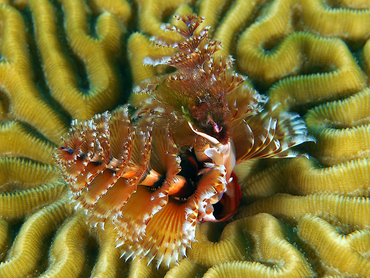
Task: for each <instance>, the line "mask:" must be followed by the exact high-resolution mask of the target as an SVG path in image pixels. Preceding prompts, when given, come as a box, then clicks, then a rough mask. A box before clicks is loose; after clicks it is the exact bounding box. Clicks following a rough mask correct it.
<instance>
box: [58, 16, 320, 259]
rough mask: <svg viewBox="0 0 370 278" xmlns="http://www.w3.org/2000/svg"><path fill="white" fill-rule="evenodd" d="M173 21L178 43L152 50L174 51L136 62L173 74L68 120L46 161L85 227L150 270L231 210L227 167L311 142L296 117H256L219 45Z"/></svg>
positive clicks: (234, 189)
mask: <svg viewBox="0 0 370 278" xmlns="http://www.w3.org/2000/svg"><path fill="white" fill-rule="evenodd" d="M176 17H177V19H178V20H179V21H180V24H179V27H169V26H167V25H166V26H164V28H165V29H166V30H168V31H175V32H177V33H179V34H180V35H182V36H183V37H184V39H183V40H182V41H179V42H175V43H169V42H168V43H167V42H163V41H159V40H157V41H156V44H157V45H158V46H162V47H171V48H174V49H176V50H177V53H176V54H175V55H173V56H170V57H160V58H158V59H155V58H153V57H147V58H146V59H145V60H144V63H145V64H147V65H153V66H155V65H158V64H162V65H168V66H171V67H174V68H175V69H176V70H177V71H176V72H174V73H170V74H167V75H163V76H160V77H156V78H154V79H151V80H146V81H144V82H143V83H141V84H140V85H139V86H137V87H136V88H135V89H134V93H135V94H146V95H147V96H148V97H147V98H146V99H145V100H144V101H142V103H141V104H140V105H138V106H137V107H132V108H133V109H130V108H131V107H129V105H125V106H122V107H119V108H117V109H116V110H114V111H112V112H105V113H103V114H98V115H95V116H94V117H93V118H92V119H91V120H88V121H85V122H79V121H76V120H75V121H73V122H72V126H71V129H70V132H69V133H68V134H67V135H65V136H64V138H63V141H64V144H63V146H61V147H60V148H58V149H57V151H56V155H55V157H56V161H57V163H58V164H59V166H60V169H61V171H62V173H63V176H64V178H65V180H66V182H67V183H68V184H69V186H70V191H71V192H72V196H73V199H74V201H75V202H76V206H75V207H76V209H80V208H82V209H84V210H85V212H86V215H87V222H88V223H89V224H90V225H91V226H98V225H100V226H102V227H103V228H104V223H105V222H106V221H111V222H113V223H114V225H115V226H116V230H117V247H119V248H120V249H121V250H122V255H123V256H125V257H126V258H130V257H144V256H146V257H148V258H149V261H151V260H153V259H154V258H156V260H157V266H159V265H160V264H162V263H163V264H165V265H167V266H168V265H170V264H171V263H172V262H177V261H179V260H180V259H181V258H182V257H184V256H185V255H186V248H187V247H189V246H190V245H191V242H192V241H194V240H195V229H196V225H197V222H203V221H226V220H229V219H231V218H232V217H233V215H234V214H235V213H236V212H237V208H238V205H239V203H240V195H241V193H240V188H239V185H238V183H237V179H236V177H235V175H234V174H233V168H234V166H235V165H236V164H239V163H241V162H243V161H246V160H250V159H255V158H267V157H289V156H290V157H291V156H296V155H297V154H296V153H293V152H291V151H290V150H289V149H290V148H291V147H293V146H295V145H298V144H301V143H303V142H305V141H310V140H313V139H312V138H310V137H309V136H308V135H307V131H306V127H305V124H304V122H303V120H302V119H301V118H300V117H299V116H298V115H296V114H291V113H279V114H278V113H277V112H274V110H270V111H263V105H264V104H265V102H266V101H267V98H266V97H264V96H262V95H260V94H259V93H258V92H256V91H255V90H253V89H252V88H250V87H249V86H248V85H246V84H244V80H245V78H244V77H243V76H241V75H238V74H236V73H235V72H234V71H233V70H232V69H231V67H232V58H231V57H228V56H226V57H220V56H216V55H215V53H216V52H217V51H218V50H219V49H221V47H222V45H221V42H220V41H217V40H210V39H209V38H208V30H209V27H205V28H203V29H202V30H198V29H199V28H198V27H199V25H200V23H201V22H202V21H203V18H201V17H197V16H195V15H185V16H176ZM132 110H134V112H132V113H130V111H132Z"/></svg>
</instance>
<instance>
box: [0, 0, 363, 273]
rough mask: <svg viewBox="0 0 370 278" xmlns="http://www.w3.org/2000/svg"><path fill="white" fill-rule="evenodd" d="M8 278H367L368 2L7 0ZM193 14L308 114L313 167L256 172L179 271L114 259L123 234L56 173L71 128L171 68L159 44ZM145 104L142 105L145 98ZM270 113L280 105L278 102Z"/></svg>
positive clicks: (238, 63) (280, 96) (3, 12)
mask: <svg viewBox="0 0 370 278" xmlns="http://www.w3.org/2000/svg"><path fill="white" fill-rule="evenodd" d="M0 3H1V6H0V55H1V56H0V58H1V60H0V84H1V85H0V119H1V127H0V142H1V144H0V156H1V157H0V163H1V166H0V172H1V173H0V191H1V193H0V216H1V219H0V250H1V252H0V257H1V260H2V263H1V264H0V277H26V276H29V277H37V276H42V277H89V276H91V277H164V276H165V277H201V276H204V277H226V276H227V277H246V276H250V277H309V276H319V277H333V276H336V277H353V276H356V275H357V276H359V277H369V276H370V257H369V254H370V250H369V248H370V229H369V226H370V217H369V211H370V199H369V195H370V194H369V187H370V186H369V185H370V165H369V163H370V161H369V157H370V146H369V142H370V140H369V135H370V134H369V132H370V120H369V112H368V111H369V105H370V101H369V96H370V89H369V75H370V6H369V4H368V1H364V0H357V1H346V0H343V1H322V0H309V1H305V0H275V1H263V0H261V1H245V0H239V1H238V0H236V1H225V0H216V1H215V0H212V1H211V0H202V1H185V0H176V1H175V0H171V1H164V0H163V1H159V0H157V1H150V0H136V1H131V2H130V3H128V2H126V1H124V0H110V1H107V0H105V1H101V0H89V1H82V0H60V1H57V0H53V1H48V0H30V1H27V0H14V1H6V0H1V1H0ZM192 12H196V13H197V14H198V15H199V16H203V17H204V18H205V21H204V22H203V23H202V24H203V26H212V28H211V29H210V34H211V37H212V38H214V39H218V40H221V41H222V44H223V45H224V48H223V49H222V50H221V51H220V52H222V53H220V54H221V55H228V54H231V55H232V56H233V58H234V59H235V65H234V70H235V71H236V72H239V73H241V74H244V75H247V76H248V80H247V81H246V82H247V83H248V85H249V86H250V87H251V88H253V89H254V90H256V91H258V92H259V93H260V94H265V95H267V96H268V97H269V102H268V105H269V106H270V107H274V106H275V105H277V104H280V105H278V106H277V108H276V109H278V110H281V111H288V112H289V111H291V112H296V113H299V114H300V115H301V116H302V117H304V119H305V121H306V125H307V128H308V130H309V132H310V133H311V134H312V135H313V136H314V137H316V138H317V143H316V144H314V143H307V145H306V146H302V148H301V150H300V151H302V152H306V153H308V154H309V155H310V159H309V160H308V159H306V158H292V159H285V160H281V161H277V160H274V159H264V160H256V161H251V162H249V161H247V162H244V163H242V164H240V165H238V166H237V169H236V170H235V172H236V174H237V176H238V180H239V184H240V185H241V188H242V200H241V206H240V208H239V211H238V213H237V214H236V216H235V217H234V218H233V219H232V220H231V221H229V222H227V223H201V224H198V227H197V229H196V235H195V237H196V240H197V242H194V243H193V244H192V249H188V250H187V258H186V259H184V260H182V261H180V262H179V264H178V265H175V264H174V265H171V266H170V268H167V267H165V266H161V267H160V268H159V269H157V268H156V267H155V265H154V264H150V265H149V266H147V261H146V258H144V259H143V260H133V261H131V260H128V261H127V262H126V261H125V260H124V259H119V256H120V252H119V250H118V249H117V248H115V235H114V230H113V227H112V225H109V224H108V225H106V226H105V230H104V231H103V230H101V229H92V228H90V227H89V226H88V225H86V223H85V219H84V215H83V214H81V213H80V212H78V211H75V210H74V209H73V207H72V205H71V203H70V199H69V195H68V190H67V186H66V184H65V183H64V182H63V179H61V177H60V174H59V172H58V171H57V169H56V166H55V164H54V162H53V158H52V155H51V154H52V153H53V151H54V149H55V147H56V146H58V145H60V144H61V139H60V136H61V135H63V134H65V133H66V132H67V131H68V128H69V124H70V122H71V120H72V119H79V120H86V119H89V118H91V117H92V116H93V115H94V114H96V113H101V112H103V111H106V110H112V109H114V108H115V107H117V106H118V105H120V104H124V103H126V102H127V100H128V98H129V96H130V93H131V92H132V88H133V87H134V85H136V84H139V82H141V81H143V80H144V79H146V78H155V77H156V76H158V75H160V74H163V73H167V72H168V69H167V68H166V67H164V66H158V67H144V66H143V59H144V58H145V57H147V56H148V55H151V56H158V57H160V56H163V55H168V54H170V53H169V51H171V50H169V49H166V48H159V47H156V46H155V45H153V44H152V43H151V41H150V37H152V36H158V37H160V38H163V39H164V40H166V41H171V40H175V39H177V38H176V37H173V36H174V35H173V34H170V33H169V32H167V33H166V32H165V31H164V30H162V29H161V28H160V26H161V25H162V23H163V22H168V21H169V20H171V18H172V15H173V14H188V13H192ZM144 97H145V95H142V96H136V97H132V98H131V100H130V101H131V102H132V103H137V102H139V101H141V99H142V98H144ZM268 108H269V107H268Z"/></svg>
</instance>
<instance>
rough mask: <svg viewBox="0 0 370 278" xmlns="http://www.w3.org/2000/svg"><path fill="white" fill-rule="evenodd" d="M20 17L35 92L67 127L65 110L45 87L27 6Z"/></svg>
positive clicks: (30, 14)
mask: <svg viewBox="0 0 370 278" xmlns="http://www.w3.org/2000/svg"><path fill="white" fill-rule="evenodd" d="M21 14H22V17H23V19H24V21H25V24H26V35H27V43H28V49H29V52H30V55H29V58H30V65H31V67H32V73H31V74H32V75H33V76H32V77H33V80H34V82H35V86H36V88H37V90H38V91H39V92H40V96H41V97H42V99H43V101H45V102H46V103H47V104H48V105H50V106H51V107H55V108H56V111H57V112H58V113H59V115H60V116H61V119H62V120H63V121H64V122H65V124H66V125H69V123H70V122H71V118H70V116H69V115H68V113H67V112H66V111H65V109H64V108H63V107H62V106H61V105H60V104H59V103H58V102H57V101H56V100H55V99H54V98H53V97H52V95H51V92H50V89H49V87H48V85H47V80H46V78H45V73H44V69H43V65H42V60H41V55H40V53H39V49H38V46H37V42H36V34H35V30H34V21H33V17H32V13H31V10H30V7H29V6H26V8H25V9H24V10H23V11H21Z"/></svg>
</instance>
